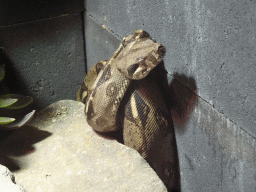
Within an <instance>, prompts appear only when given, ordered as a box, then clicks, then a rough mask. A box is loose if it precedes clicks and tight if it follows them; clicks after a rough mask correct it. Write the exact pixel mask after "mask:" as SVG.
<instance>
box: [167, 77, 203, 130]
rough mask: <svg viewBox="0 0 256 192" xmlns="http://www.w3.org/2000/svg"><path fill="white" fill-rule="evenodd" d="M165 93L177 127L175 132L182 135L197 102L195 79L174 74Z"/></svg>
mask: <svg viewBox="0 0 256 192" xmlns="http://www.w3.org/2000/svg"><path fill="white" fill-rule="evenodd" d="M167 92H168V97H169V99H167V101H168V105H169V107H170V110H171V113H172V118H173V121H174V122H175V124H177V125H178V126H176V129H175V130H176V131H178V132H179V133H184V132H185V131H186V126H185V125H186V123H187V121H188V120H189V118H190V114H191V112H193V109H194V107H195V106H196V105H197V102H198V95H197V87H196V82H195V79H194V78H193V77H187V76H185V75H184V74H178V73H175V74H174V75H173V79H172V81H171V83H170V84H169V85H168V88H167Z"/></svg>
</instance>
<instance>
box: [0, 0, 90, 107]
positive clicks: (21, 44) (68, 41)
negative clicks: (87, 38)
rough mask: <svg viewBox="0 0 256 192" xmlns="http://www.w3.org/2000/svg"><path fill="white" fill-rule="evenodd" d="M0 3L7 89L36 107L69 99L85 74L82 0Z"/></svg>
mask: <svg viewBox="0 0 256 192" xmlns="http://www.w3.org/2000/svg"><path fill="white" fill-rule="evenodd" d="M0 7H1V11H0V18H1V19H0V20H1V21H0V47H4V48H5V50H6V55H5V57H6V59H5V61H4V62H7V63H6V64H7V65H8V66H7V68H8V71H7V74H6V78H5V80H8V82H7V83H8V84H11V85H10V88H11V90H12V92H15V93H22V94H25V95H29V96H32V97H33V98H34V104H35V107H36V108H37V109H40V108H44V107H46V106H48V105H49V104H51V103H53V102H56V101H58V100H61V99H73V100H75V94H76V91H77V89H78V88H79V86H80V84H81V82H82V81H83V78H84V76H85V72H86V69H85V54H84V37H83V22H82V18H83V17H82V16H83V12H84V3H83V1H81V0H75V1H73V2H72V3H70V2H69V1H63V0H62V1H59V0H57V1H52V2H48V1H39V0H27V1H15V3H14V2H11V1H1V3H0ZM1 62H2V61H1ZM10 71H11V72H10ZM10 81H12V82H11V83H10Z"/></svg>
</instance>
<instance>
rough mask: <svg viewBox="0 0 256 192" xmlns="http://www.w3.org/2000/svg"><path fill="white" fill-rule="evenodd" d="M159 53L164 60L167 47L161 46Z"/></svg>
mask: <svg viewBox="0 0 256 192" xmlns="http://www.w3.org/2000/svg"><path fill="white" fill-rule="evenodd" d="M157 52H158V55H159V56H160V58H163V57H164V55H165V47H164V46H163V45H160V46H159V47H158V50H157Z"/></svg>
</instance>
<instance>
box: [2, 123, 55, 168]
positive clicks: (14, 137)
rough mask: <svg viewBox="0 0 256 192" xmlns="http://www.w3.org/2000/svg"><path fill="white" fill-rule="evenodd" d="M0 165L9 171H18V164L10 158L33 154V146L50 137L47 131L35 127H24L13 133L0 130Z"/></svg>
mask: <svg viewBox="0 0 256 192" xmlns="http://www.w3.org/2000/svg"><path fill="white" fill-rule="evenodd" d="M0 135H1V136H0V164H2V165H4V166H6V167H8V168H9V169H10V170H11V171H15V170H19V169H20V166H19V162H18V161H16V160H14V159H12V158H11V157H10V156H23V155H26V154H29V153H33V152H34V151H35V148H34V147H33V144H35V143H38V142H40V141H42V140H44V139H46V138H47V137H49V136H50V135H51V133H50V132H48V131H42V130H39V129H38V128H36V127H32V126H24V127H22V128H20V129H17V130H13V131H4V130H0Z"/></svg>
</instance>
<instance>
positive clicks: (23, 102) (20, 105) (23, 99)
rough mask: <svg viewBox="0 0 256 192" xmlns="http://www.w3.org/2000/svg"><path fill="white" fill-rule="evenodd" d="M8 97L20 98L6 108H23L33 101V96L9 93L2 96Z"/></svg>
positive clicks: (3, 97)
mask: <svg viewBox="0 0 256 192" xmlns="http://www.w3.org/2000/svg"><path fill="white" fill-rule="evenodd" d="M7 98H13V99H18V101H17V102H15V103H14V104H12V105H10V106H8V107H6V108H5V109H21V108H24V107H26V106H28V105H29V104H30V103H32V102H33V98H32V97H28V96H23V95H18V94H7V95H3V96H1V97H0V99H7Z"/></svg>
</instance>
